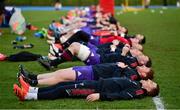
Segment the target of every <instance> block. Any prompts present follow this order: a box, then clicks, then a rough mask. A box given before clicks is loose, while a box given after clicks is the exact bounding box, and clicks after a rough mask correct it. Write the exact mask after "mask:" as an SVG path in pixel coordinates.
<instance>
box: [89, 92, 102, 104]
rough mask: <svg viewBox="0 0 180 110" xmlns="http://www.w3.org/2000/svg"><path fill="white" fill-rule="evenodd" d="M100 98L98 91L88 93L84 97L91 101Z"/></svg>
mask: <svg viewBox="0 0 180 110" xmlns="http://www.w3.org/2000/svg"><path fill="white" fill-rule="evenodd" d="M99 98H100V94H99V93H93V94H90V95H88V96H87V97H86V100H87V101H88V102H93V101H96V100H99Z"/></svg>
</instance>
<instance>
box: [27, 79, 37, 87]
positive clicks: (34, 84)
mask: <svg viewBox="0 0 180 110" xmlns="http://www.w3.org/2000/svg"><path fill="white" fill-rule="evenodd" d="M28 83H29V84H30V85H31V86H37V85H38V80H29V81H28Z"/></svg>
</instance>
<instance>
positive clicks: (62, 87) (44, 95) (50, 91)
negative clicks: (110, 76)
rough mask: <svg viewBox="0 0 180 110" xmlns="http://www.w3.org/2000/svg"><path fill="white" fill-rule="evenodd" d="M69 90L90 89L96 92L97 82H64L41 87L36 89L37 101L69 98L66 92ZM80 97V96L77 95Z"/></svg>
mask: <svg viewBox="0 0 180 110" xmlns="http://www.w3.org/2000/svg"><path fill="white" fill-rule="evenodd" d="M71 89H88V90H89V89H92V90H95V91H97V89H98V82H97V81H75V82H64V83H59V84H57V85H54V86H49V87H42V88H39V89H38V100H42V99H43V100H44V99H51V100H52V99H58V98H65V97H70V96H71V94H69V93H68V92H67V90H71ZM79 95H81V94H79Z"/></svg>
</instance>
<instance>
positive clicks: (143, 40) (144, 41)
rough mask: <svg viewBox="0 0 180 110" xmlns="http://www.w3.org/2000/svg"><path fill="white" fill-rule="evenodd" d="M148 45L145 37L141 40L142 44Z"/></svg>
mask: <svg viewBox="0 0 180 110" xmlns="http://www.w3.org/2000/svg"><path fill="white" fill-rule="evenodd" d="M145 43H146V37H145V36H144V38H143V39H142V40H141V42H140V44H145Z"/></svg>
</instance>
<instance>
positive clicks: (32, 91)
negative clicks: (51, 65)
mask: <svg viewBox="0 0 180 110" xmlns="http://www.w3.org/2000/svg"><path fill="white" fill-rule="evenodd" d="M38 89H39V88H38V87H29V91H28V92H29V93H38Z"/></svg>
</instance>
